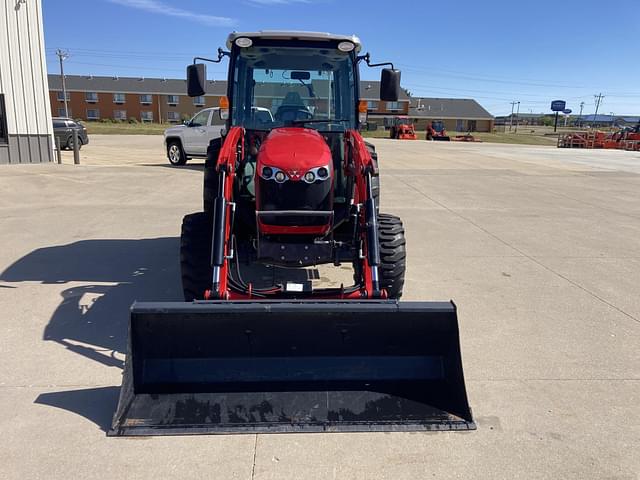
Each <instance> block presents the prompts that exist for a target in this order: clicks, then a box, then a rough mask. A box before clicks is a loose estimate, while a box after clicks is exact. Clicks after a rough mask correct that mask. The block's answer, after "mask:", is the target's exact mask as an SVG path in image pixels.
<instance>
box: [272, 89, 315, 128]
mask: <svg viewBox="0 0 640 480" xmlns="http://www.w3.org/2000/svg"><path fill="white" fill-rule="evenodd" d="M312 117H313V115H312V114H311V112H310V111H309V109H308V108H307V106H306V105H305V104H304V102H303V101H302V97H300V94H299V93H298V92H288V93H287V95H286V96H285V97H284V99H283V100H282V105H280V106H279V107H278V110H276V114H275V119H276V120H277V121H279V122H285V123H286V122H293V121H296V120H309V119H311V118H312Z"/></svg>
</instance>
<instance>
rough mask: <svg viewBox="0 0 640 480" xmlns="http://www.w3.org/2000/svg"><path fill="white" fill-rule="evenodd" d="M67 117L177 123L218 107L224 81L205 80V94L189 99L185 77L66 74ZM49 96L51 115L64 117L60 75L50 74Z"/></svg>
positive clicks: (225, 85) (225, 83)
mask: <svg viewBox="0 0 640 480" xmlns="http://www.w3.org/2000/svg"><path fill="white" fill-rule="evenodd" d="M65 80H66V87H67V104H68V107H69V117H72V118H78V119H82V120H101V119H112V120H128V119H130V118H135V119H136V120H137V121H140V122H156V123H158V122H160V123H166V122H169V123H177V122H180V121H182V119H183V118H185V117H191V116H192V115H193V114H194V113H195V112H197V111H198V110H201V109H203V108H206V107H214V106H218V102H219V99H220V97H221V96H223V95H224V94H225V93H226V89H227V82H222V81H213V80H211V81H208V82H207V94H206V95H205V96H203V97H197V98H190V97H188V96H187V95H186V91H187V82H186V80H175V79H162V78H132V77H94V76H86V75H66V76H65ZM49 99H50V102H51V111H52V112H53V115H54V116H59V117H63V116H65V112H64V96H63V94H62V82H61V79H60V75H49Z"/></svg>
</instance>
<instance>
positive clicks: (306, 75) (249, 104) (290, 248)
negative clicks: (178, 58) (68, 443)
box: [109, 32, 475, 435]
mask: <svg viewBox="0 0 640 480" xmlns="http://www.w3.org/2000/svg"><path fill="white" fill-rule="evenodd" d="M227 47H228V51H222V50H221V49H219V50H218V58H217V59H216V60H210V61H213V62H220V61H222V60H223V59H224V58H225V57H227V58H228V59H229V82H228V91H227V95H226V97H224V98H223V99H222V100H221V102H220V107H221V108H220V115H221V118H222V119H224V120H225V121H226V132H225V135H224V137H223V139H222V140H220V139H217V140H212V142H211V144H210V145H209V150H208V157H207V160H206V163H205V168H204V211H202V212H198V213H193V214H190V215H187V216H186V217H184V220H183V223H182V235H181V246H180V261H181V266H182V284H183V288H184V296H185V302H169V303H166V302H165V303H136V304H134V305H133V306H132V309H131V318H130V323H129V349H128V355H127V359H126V364H125V372H124V378H123V386H122V390H121V395H120V401H119V405H118V409H117V411H116V414H115V416H114V422H113V425H112V429H111V431H110V432H109V434H110V435H161V434H193V433H220V432H254V433H255V432H286V431H340V430H343V431H372V430H374V431H375V430H381V431H390V430H402V431H407V430H468V429H473V428H475V425H474V422H473V419H472V417H471V411H470V409H469V405H468V403H467V396H466V392H465V386H464V378H463V374H462V364H461V359H460V347H459V340H458V324H457V315H456V307H455V305H454V304H453V303H452V302H399V299H400V297H401V295H402V289H403V285H404V274H405V262H406V260H405V259H406V250H405V249H406V246H405V238H404V227H403V224H402V221H401V220H400V218H398V217H397V216H395V215H391V214H385V213H380V212H379V195H380V194H379V188H378V164H377V156H376V154H375V149H374V147H373V145H370V144H367V143H365V141H364V140H363V138H362V136H361V135H360V133H359V128H360V127H361V125H364V124H365V122H366V106H367V105H366V102H363V101H361V100H360V93H359V90H358V85H359V82H358V79H359V72H358V65H359V64H360V63H366V64H367V65H368V66H382V65H389V66H390V67H391V68H385V69H383V70H382V78H381V88H380V92H381V93H380V97H381V100H383V101H397V98H398V94H399V89H400V72H399V71H397V70H395V69H394V68H393V65H392V64H377V65H376V64H372V63H371V62H370V60H369V55H368V54H365V55H360V49H361V45H360V41H359V40H358V38H357V37H353V36H341V35H330V34H322V33H304V32H255V33H232V34H231V35H230V36H229V38H228V41H227ZM202 60H205V59H202ZM207 83H208V82H207V81H206V73H205V68H204V64H196V63H195V60H194V64H193V65H190V66H189V67H188V68H187V84H188V92H189V95H190V96H201V95H204V94H205V93H206V87H207ZM256 107H259V108H268V109H270V110H271V113H272V118H273V120H272V121H267V122H265V121H264V117H265V116H261V117H260V118H258V117H257V116H256V112H257V111H258V110H257V108H256ZM322 264H327V265H334V266H339V265H347V266H349V267H351V268H350V269H352V278H353V282H352V284H351V285H349V284H345V283H343V284H341V285H339V286H337V287H324V288H315V286H314V285H313V282H309V281H306V280H301V278H304V279H306V278H308V277H307V276H306V275H304V274H305V273H306V270H305V269H306V268H310V267H315V266H316V265H322ZM266 266H278V267H280V268H282V269H283V270H285V271H286V272H289V273H290V276H289V278H288V279H284V280H278V281H276V282H268V283H267V284H265V278H264V276H260V275H258V276H255V275H253V276H252V269H254V268H258V269H260V268H266ZM349 267H347V268H349ZM343 268H344V267H343ZM301 273H302V274H303V275H300V274H301Z"/></svg>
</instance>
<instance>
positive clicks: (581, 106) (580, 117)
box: [578, 102, 584, 127]
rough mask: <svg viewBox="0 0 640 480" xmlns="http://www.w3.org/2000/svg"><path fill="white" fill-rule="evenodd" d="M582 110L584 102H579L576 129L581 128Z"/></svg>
mask: <svg viewBox="0 0 640 480" xmlns="http://www.w3.org/2000/svg"><path fill="white" fill-rule="evenodd" d="M583 108H584V102H580V115H578V127H582V109H583Z"/></svg>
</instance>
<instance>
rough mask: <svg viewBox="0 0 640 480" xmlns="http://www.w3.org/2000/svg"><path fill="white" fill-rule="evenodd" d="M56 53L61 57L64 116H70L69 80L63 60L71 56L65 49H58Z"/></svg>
mask: <svg viewBox="0 0 640 480" xmlns="http://www.w3.org/2000/svg"><path fill="white" fill-rule="evenodd" d="M56 55H57V56H58V58H59V59H60V78H61V79H62V96H63V97H64V116H65V117H67V118H68V117H69V105H68V104H67V82H66V81H65V78H64V66H63V65H62V62H63V61H64V60H66V59H67V58H69V54H68V53H67V52H65V51H63V50H60V49H58V50H56Z"/></svg>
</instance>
